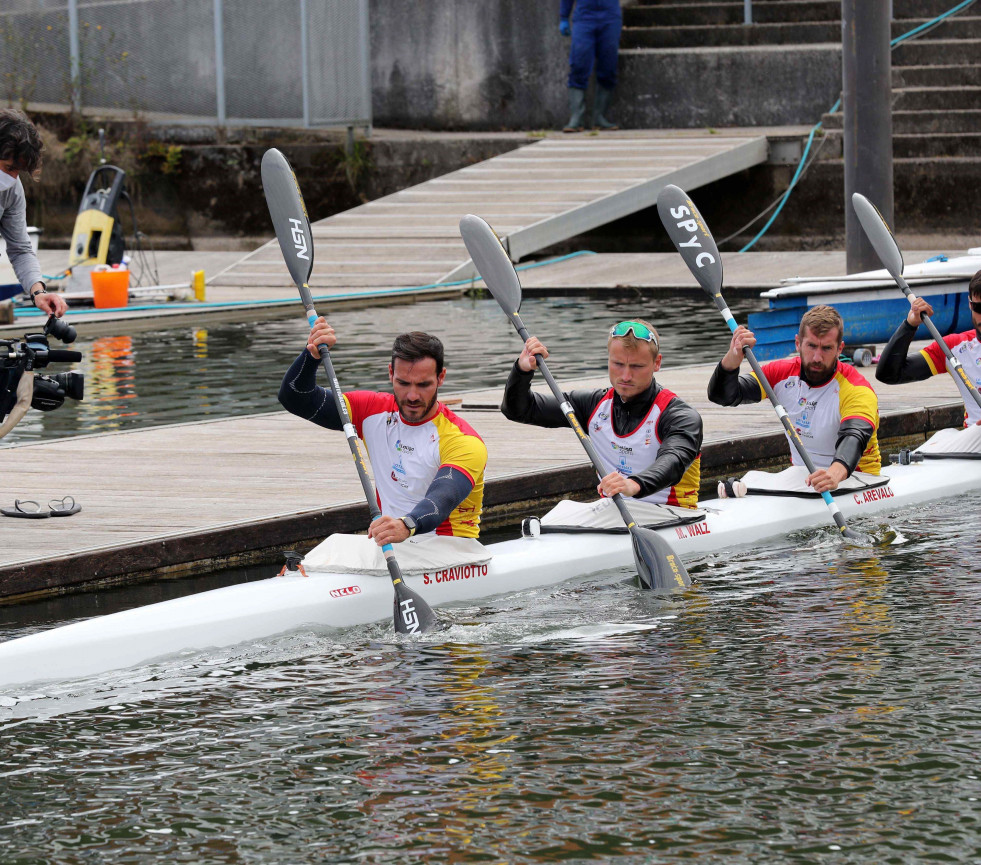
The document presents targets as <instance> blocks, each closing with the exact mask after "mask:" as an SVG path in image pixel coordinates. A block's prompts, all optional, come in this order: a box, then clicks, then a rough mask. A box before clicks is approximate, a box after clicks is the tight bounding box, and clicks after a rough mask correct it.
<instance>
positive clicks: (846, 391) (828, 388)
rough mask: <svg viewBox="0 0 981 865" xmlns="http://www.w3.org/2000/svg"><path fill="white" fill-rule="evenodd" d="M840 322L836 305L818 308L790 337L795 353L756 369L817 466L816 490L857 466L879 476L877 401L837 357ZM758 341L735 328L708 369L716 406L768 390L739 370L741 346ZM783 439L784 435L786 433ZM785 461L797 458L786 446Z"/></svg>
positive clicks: (811, 479) (756, 398)
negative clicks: (788, 456) (788, 453)
mask: <svg viewBox="0 0 981 865" xmlns="http://www.w3.org/2000/svg"><path fill="white" fill-rule="evenodd" d="M844 330H845V327H844V323H843V322H842V320H841V315H840V314H839V313H838V310H836V309H834V308H833V307H830V306H816V307H814V308H813V309H809V310H808V311H807V312H805V313H804V315H803V316H802V317H801V322H800V330H799V331H798V333H797V336H796V337H795V341H796V345H797V351H798V352H799V354H800V356H799V357H792V358H787V359H785V360H775V361H771V362H770V363H765V364H763V366H762V370H763V374H764V375H765V376H766V378H767V380H768V381H769V382H770V386H771V387H772V388H773V391H774V393H775V394H776V396H777V400H778V402H779V403H780V404H781V405H782V406H783V407H784V408H785V409H786V410H787V414H788V415H789V417H790V420H791V421H792V422H793V424H794V427H795V428H796V429H797V432H798V434H799V435H800V437H801V440H802V441H803V444H804V446H805V447H806V448H807V450H808V453H809V454H810V456H811V459H812V460H813V461H814V465H815V467H816V468H817V471H815V472H814V473H813V474H809V475H808V477H807V485H808V486H809V487H811V488H812V489H814V490H815V491H816V492H819V493H821V492H825V491H827V492H830V491H831V490H836V489H837V488H838V485H839V484H840V483H842V482H843V481H844V480H845V478H847V477H849V476H851V474H852V473H853V472H854V471H856V469H857V470H859V471H862V472H865V473H867V474H871V475H877V474H879V468H880V462H879V444H878V440H877V438H876V430H877V428H878V426H879V401H878V398H877V397H876V395H875V391H874V390H873V389H872V386H871V385H870V384H869V383H868V381H866V379H865V377H864V376H862V374H861V373H860V372H858V370H856V369H855V368H854V367H852V366H847V365H846V364H843V363H842V362H841V361H840V360H839V359H838V358H839V355H840V354H841V351H842V349H843V348H844V346H845V343H844V340H843V339H842V334H843V333H844ZM755 344H756V337H755V336H754V335H753V332H752V331H750V330H747V329H746V328H745V327H743V326H742V325H740V326H739V327H737V328H736V330H735V332H734V333H733V335H732V340H731V341H730V343H729V351H727V352H726V354H725V356H724V357H723V358H722V360H721V361H720V362H719V365H718V366H717V367H716V368H715V371H714V372H713V373H712V378H711V380H710V381H709V385H708V398H709V399H710V400H712V402H714V403H717V404H718V405H727V406H734V405H740V404H742V403H747V402H761V401H762V400H763V399H764V398H765V397H766V393H765V391H764V390H763V387H762V385H761V384H760V382H759V381H758V380H757V378H756V375H755V374H754V373H749V374H748V375H739V366H740V364H741V363H742V361H743V346H749V347H752V346H753V345H755ZM788 441H789V438H788ZM790 451H791V461H792V462H793V464H794V465H803V460H802V459H801V458H800V457H799V456H798V455H797V452H796V451H795V450H794V448H793V446H791V449H790Z"/></svg>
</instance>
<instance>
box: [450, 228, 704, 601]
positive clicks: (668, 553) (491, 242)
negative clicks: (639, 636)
mask: <svg viewBox="0 0 981 865" xmlns="http://www.w3.org/2000/svg"><path fill="white" fill-rule="evenodd" d="M460 234H461V236H462V237H463V242H464V243H465V244H466V247H467V252H469V253H470V257H471V258H472V259H473V263H474V266H475V267H476V268H477V270H478V271H479V273H480V276H481V277H482V278H483V280H484V284H485V285H486V286H487V288H488V289H489V290H490V293H491V294H493V295H494V298H495V300H497V302H498V303H499V304H500V306H501V309H503V310H504V312H505V314H506V315H507V316H508V318H510V320H511V324H513V325H514V328H515V330H517V331H518V334H519V336H520V337H521V339H522V340H523V341H525V342H527V341H528V338H529V336H530V334H529V333H528V331H527V329H526V328H525V326H524V324H522V322H521V317H520V316H519V315H518V309H519V308H520V307H521V283H520V282H519V281H518V274H517V273H515V270H514V265H513V264H512V263H511V259H510V258H509V257H508V254H507V253H506V252H505V251H504V247H503V246H502V245H501V241H500V239H499V238H498V236H497V235H496V234H495V233H494V230H493V229H492V228H491V227H490V226H489V225H488V224H487V223H486V222H484V220H482V219H481V218H480V217H479V216H472V215H467V216H464V217H463V219H461V220H460ZM535 360H536V362H537V363H538V369H539V370H541V373H542V375H543V376H544V377H545V381H547V382H548V386H549V387H550V388H551V389H552V394H553V395H554V396H555V399H557V400H558V402H559V406H560V407H561V408H562V411H563V413H564V414H565V417H566V420H567V421H568V422H569V426H571V427H572V428H573V430H575V433H576V435H577V436H579V442H580V444H582V446H583V447H584V448H585V450H586V453H587V454H588V455H589V459H590V461H591V462H592V463H593V468H595V469H596V473H597V474H598V475H599V476H600V477H603V475H604V473H605V470H604V468H603V464H602V463H601V462H600V458H599V454H598V453H597V452H596V448H595V446H594V445H593V443H592V441H590V438H589V436H588V435H587V434H586V433H585V431H584V430H583V428H582V426H581V425H580V423H579V421H578V420H577V418H576V414H575V411H573V408H572V406H571V405H570V404H569V401H568V400H567V399H566V398H565V396H564V395H563V393H562V391H561V390H560V389H559V386H558V384H557V383H556V381H555V379H554V378H552V374H551V373H550V372H549V371H548V367H547V366H546V365H545V359H544V358H543V357H542V356H541V355H536V356H535ZM613 502H614V504H615V505H616V507H617V510H619V511H620V516H621V517H623V521H624V522H625V523H626V524H627V529H628V530H629V531H630V537H631V541H632V543H633V550H634V561H635V563H636V565H637V573H638V575H639V576H640V584H641V588H644V589H674V588H684V587H686V586H690V585H691V577H689V576H688V571H687V570H686V569H685V566H684V565H683V564H682V563H681V559H679V558H678V554H677V553H675V552H674V550H672V549H671V547H670V545H669V544H668V542H667V541H666V540H664V538H662V537H661V536H660V535H659V534H657V533H656V532H653V531H651V530H650V529H645V528H642V527H640V526H638V525H637V524H636V523H635V522H634V520H633V518H632V517H631V516H630V511H629V510H628V509H627V505H626V503H625V502H624V500H623V496H621V495H620V494H619V493H618V494H617V495H615V496H613Z"/></svg>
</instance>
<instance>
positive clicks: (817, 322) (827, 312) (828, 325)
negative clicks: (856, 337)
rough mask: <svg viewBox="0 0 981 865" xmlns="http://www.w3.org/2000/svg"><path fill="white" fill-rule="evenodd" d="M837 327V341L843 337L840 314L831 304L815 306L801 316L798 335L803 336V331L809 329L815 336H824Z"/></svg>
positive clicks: (843, 324)
mask: <svg viewBox="0 0 981 865" xmlns="http://www.w3.org/2000/svg"><path fill="white" fill-rule="evenodd" d="M835 328H837V330H838V342H841V341H842V340H843V339H844V338H845V323H844V322H843V321H842V320H841V314H840V313H839V312H838V310H837V309H835V308H834V307H833V306H815V307H814V308H813V309H809V310H808V311H807V312H805V313H804V315H802V316H801V320H800V330H799V331H798V335H799V336H800V338H801V339H803V338H804V331H805V330H810V332H811V333H813V334H814V335H815V336H824V335H825V334H826V333H830V332H831V331H832V330H834V329H835Z"/></svg>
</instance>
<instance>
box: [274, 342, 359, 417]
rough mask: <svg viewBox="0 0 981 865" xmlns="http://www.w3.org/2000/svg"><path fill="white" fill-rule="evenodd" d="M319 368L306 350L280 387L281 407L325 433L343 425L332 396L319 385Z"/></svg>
mask: <svg viewBox="0 0 981 865" xmlns="http://www.w3.org/2000/svg"><path fill="white" fill-rule="evenodd" d="M318 366H320V361H318V360H314V358H312V357H311V356H310V353H309V352H308V351H307V350H306V349H304V350H303V352H302V353H301V354H300V356H299V357H297V359H296V360H294V361H293V364H292V366H290V368H289V369H288V370H287V371H286V375H285V376H283V383H282V384H281V385H280V387H279V403H280V405H282V407H283V408H285V409H286V410H287V411H288V412H289V413H290V414H295V415H296V416H297V417H302V418H304V419H305V420H309V421H313V422H314V423H315V424H317V425H319V426H322V427H325V428H326V429H332V430H340V429H343V428H344V424H343V423H342V422H341V416H340V415H339V414H338V413H337V406H336V405H334V398H333V395H332V394H331V392H330V391H329V390H327V389H326V388H322V387H320V386H319V385H318V384H317V367H318Z"/></svg>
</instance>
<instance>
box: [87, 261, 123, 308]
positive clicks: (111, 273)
mask: <svg viewBox="0 0 981 865" xmlns="http://www.w3.org/2000/svg"><path fill="white" fill-rule="evenodd" d="M89 276H91V277H92V297H93V299H94V301H95V305H96V306H97V307H99V308H100V309H114V308H116V307H120V306H126V304H128V303H129V271H128V270H93V271H92V272H91V273H90V274H89Z"/></svg>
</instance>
